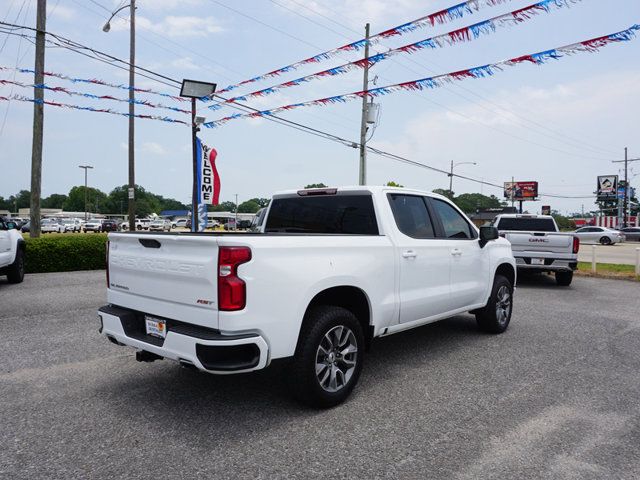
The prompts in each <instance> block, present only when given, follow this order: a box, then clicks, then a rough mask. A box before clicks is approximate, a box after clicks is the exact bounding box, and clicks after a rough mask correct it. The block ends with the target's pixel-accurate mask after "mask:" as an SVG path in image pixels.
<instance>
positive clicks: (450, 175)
mask: <svg viewBox="0 0 640 480" xmlns="http://www.w3.org/2000/svg"><path fill="white" fill-rule="evenodd" d="M458 165H477V163H476V162H458V163H453V160H451V170H450V171H449V195H451V199H452V200H453V167H457V166H458Z"/></svg>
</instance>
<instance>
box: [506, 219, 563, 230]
mask: <svg viewBox="0 0 640 480" xmlns="http://www.w3.org/2000/svg"><path fill="white" fill-rule="evenodd" d="M498 230H510V231H516V232H557V231H558V230H557V229H556V225H555V223H554V221H553V219H551V218H527V217H516V218H508V217H507V218H501V219H500V220H499V222H498Z"/></svg>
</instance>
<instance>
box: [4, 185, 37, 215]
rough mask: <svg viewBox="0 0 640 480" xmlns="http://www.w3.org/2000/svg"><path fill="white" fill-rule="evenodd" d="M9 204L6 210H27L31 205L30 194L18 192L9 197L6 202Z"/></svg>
mask: <svg viewBox="0 0 640 480" xmlns="http://www.w3.org/2000/svg"><path fill="white" fill-rule="evenodd" d="M6 201H7V202H8V203H9V208H7V210H11V211H14V210H15V211H16V212H17V211H18V210H19V209H21V208H29V206H30V205H31V192H29V190H20V191H19V192H18V193H17V194H16V195H10V196H9V198H8V199H7V200H6Z"/></svg>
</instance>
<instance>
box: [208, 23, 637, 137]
mask: <svg viewBox="0 0 640 480" xmlns="http://www.w3.org/2000/svg"><path fill="white" fill-rule="evenodd" d="M638 30H640V25H633V26H632V27H630V28H628V29H626V30H622V31H621V32H618V33H613V34H611V35H605V36H602V37H598V38H593V39H591V40H586V41H584V42H579V43H574V44H571V45H566V46H564V47H559V48H556V49H553V50H546V51H543V52H538V53H533V54H530V55H523V56H521V57H516V58H512V59H510V60H504V61H502V62H497V63H492V64H488V65H482V66H479V67H474V68H469V69H467V70H460V71H458V72H451V73H445V74H442V75H436V76H433V77H427V78H421V79H419V80H413V81H410V82H403V83H396V84H393V85H387V86H385V87H379V88H373V89H371V90H363V91H359V92H353V93H348V94H344V95H336V96H334V97H327V98H320V99H317V100H311V101H308V102H302V103H294V104H290V105H285V106H282V107H278V108H274V109H270V110H262V111H259V112H254V113H248V114H242V113H237V114H234V115H230V116H228V117H224V118H221V119H219V120H215V121H213V122H207V123H205V124H204V126H205V127H207V128H216V127H219V126H221V125H224V124H225V123H227V122H229V121H231V120H235V119H238V118H256V117H268V116H270V115H274V114H276V113H280V112H286V111H290V110H295V109H297V108H301V107H311V106H324V105H329V104H333V103H345V102H348V101H351V100H356V99H361V98H362V97H365V96H366V97H380V96H383V95H388V94H390V93H394V92H398V91H404V90H424V89H427V88H439V87H442V86H443V85H445V84H447V83H451V82H453V81H456V80H464V79H467V78H483V77H489V76H492V75H494V74H495V73H497V72H500V71H502V70H503V68H504V67H512V66H515V65H519V64H521V63H526V62H529V63H533V64H535V65H543V64H545V63H547V62H548V61H549V60H558V59H560V58H563V57H565V56H570V55H574V54H577V53H581V52H596V51H598V50H599V49H600V48H602V47H604V46H607V45H610V44H612V43H618V42H627V41H630V40H632V39H633V38H634V37H635V36H636V32H637V31H638Z"/></svg>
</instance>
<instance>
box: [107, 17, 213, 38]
mask: <svg viewBox="0 0 640 480" xmlns="http://www.w3.org/2000/svg"><path fill="white" fill-rule="evenodd" d="M136 25H137V27H139V28H140V29H142V30H149V31H151V32H155V33H158V34H161V35H167V36H169V37H207V36H209V35H212V34H216V33H221V32H223V31H224V29H223V28H222V27H221V26H220V25H219V24H218V22H217V20H216V19H215V18H214V17H191V16H175V15H168V16H166V17H165V18H163V19H162V20H161V21H153V20H150V19H149V18H147V17H143V16H137V17H136ZM111 27H112V30H113V31H123V30H128V29H129V20H128V19H126V18H125V19H123V18H118V19H117V20H115V21H113V23H112V24H111Z"/></svg>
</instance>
